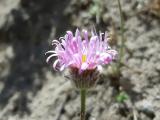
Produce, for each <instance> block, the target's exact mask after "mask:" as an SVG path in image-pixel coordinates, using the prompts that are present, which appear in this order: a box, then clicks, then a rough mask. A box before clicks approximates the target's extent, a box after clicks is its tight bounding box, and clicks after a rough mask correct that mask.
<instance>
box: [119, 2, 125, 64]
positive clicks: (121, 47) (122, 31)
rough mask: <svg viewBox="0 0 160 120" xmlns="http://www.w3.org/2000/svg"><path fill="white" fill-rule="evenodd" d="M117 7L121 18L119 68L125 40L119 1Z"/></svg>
mask: <svg viewBox="0 0 160 120" xmlns="http://www.w3.org/2000/svg"><path fill="white" fill-rule="evenodd" d="M118 7H119V12H120V17H121V45H120V55H119V57H120V58H119V65H118V67H120V65H121V62H122V57H123V55H124V47H125V44H124V43H125V38H124V32H125V30H124V19H123V14H122V8H121V3H120V0H118Z"/></svg>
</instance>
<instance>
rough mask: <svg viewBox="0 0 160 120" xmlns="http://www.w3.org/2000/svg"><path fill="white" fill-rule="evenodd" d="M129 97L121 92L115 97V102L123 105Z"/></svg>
mask: <svg viewBox="0 0 160 120" xmlns="http://www.w3.org/2000/svg"><path fill="white" fill-rule="evenodd" d="M128 99H129V96H128V95H127V93H126V92H124V91H122V92H120V93H119V94H118V95H117V96H116V101H117V102H119V103H124V101H125V100H128Z"/></svg>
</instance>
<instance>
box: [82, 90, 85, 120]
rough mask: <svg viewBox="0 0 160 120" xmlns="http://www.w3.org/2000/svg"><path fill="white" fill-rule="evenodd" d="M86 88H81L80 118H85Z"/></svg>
mask: <svg viewBox="0 0 160 120" xmlns="http://www.w3.org/2000/svg"><path fill="white" fill-rule="evenodd" d="M85 109H86V89H84V88H81V120H85Z"/></svg>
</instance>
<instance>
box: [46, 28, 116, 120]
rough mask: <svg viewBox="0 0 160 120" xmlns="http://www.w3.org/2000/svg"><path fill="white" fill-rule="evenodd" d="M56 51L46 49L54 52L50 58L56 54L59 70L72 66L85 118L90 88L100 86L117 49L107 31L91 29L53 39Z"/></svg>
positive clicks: (73, 80) (71, 77)
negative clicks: (97, 83) (114, 47)
mask: <svg viewBox="0 0 160 120" xmlns="http://www.w3.org/2000/svg"><path fill="white" fill-rule="evenodd" d="M52 45H53V46H55V49H54V50H50V51H48V52H46V54H50V55H49V56H48V57H47V59H46V61H47V62H49V61H50V60H51V58H53V57H56V60H55V61H54V62H53V68H54V69H55V70H59V71H63V70H64V69H66V68H67V69H69V71H70V75H69V77H68V78H69V79H70V80H71V81H72V82H73V83H74V85H75V86H76V87H77V88H78V89H79V90H80V91H81V120H85V99H86V90H88V89H89V88H92V87H93V86H95V85H96V82H97V81H98V79H99V75H100V72H99V68H101V67H102V66H103V65H107V64H109V63H111V62H112V61H113V60H114V59H115V58H116V56H117V51H115V50H113V49H111V48H110V46H109V45H108V37H107V33H105V34H104V33H99V35H98V34H97V33H96V32H93V31H92V32H91V37H89V33H88V31H87V30H82V32H80V31H79V30H78V29H77V30H76V32H75V35H73V33H72V32H71V31H67V32H66V35H65V36H64V37H60V39H59V40H53V41H52Z"/></svg>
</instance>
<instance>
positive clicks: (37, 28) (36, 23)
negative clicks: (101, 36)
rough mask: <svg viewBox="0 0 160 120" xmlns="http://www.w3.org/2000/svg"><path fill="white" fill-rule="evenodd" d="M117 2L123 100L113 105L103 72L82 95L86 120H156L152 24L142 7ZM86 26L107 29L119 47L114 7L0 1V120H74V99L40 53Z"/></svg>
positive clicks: (138, 1) (159, 24)
mask: <svg viewBox="0 0 160 120" xmlns="http://www.w3.org/2000/svg"><path fill="white" fill-rule="evenodd" d="M121 2H122V8H123V14H124V17H125V36H126V39H127V40H126V44H125V45H126V48H127V50H126V52H125V55H124V58H123V61H124V64H125V65H123V66H122V67H121V76H120V85H121V86H122V88H123V89H124V91H125V92H126V93H127V94H128V96H129V99H128V100H126V101H125V102H124V103H123V104H122V103H119V102H117V101H116V98H115V97H116V94H117V91H116V89H115V88H114V87H113V86H111V81H110V77H109V67H106V68H104V70H103V74H102V77H101V80H100V81H99V82H98V84H97V86H96V88H95V89H94V90H92V91H89V92H88V93H87V94H88V96H87V120H160V62H159V61H160V54H159V53H160V17H159V16H158V14H156V11H154V10H153V9H152V8H150V7H149V6H148V1H145V2H143V1H142V0H134V1H133V0H121ZM93 25H95V27H96V28H97V30H101V31H104V30H108V31H109V30H113V28H114V31H115V33H116V36H117V39H118V40H119V39H120V36H119V33H120V16H119V11H118V4H117V1H116V0H115V1H111V0H103V1H101V2H97V0H95V1H94V2H93V1H91V0H87V1H85V0H81V1H79V2H77V0H71V1H69V0H63V1H59V0H45V1H44V0H14V2H13V1H12V0H0V120H79V110H80V105H79V102H80V101H79V100H80V98H79V97H80V96H79V92H78V91H77V90H76V89H75V88H74V87H73V86H72V84H71V83H70V81H69V80H66V79H65V77H64V76H65V75H66V74H67V71H65V72H63V73H57V72H55V71H53V70H52V67H51V66H49V65H47V64H46V63H45V59H46V57H45V56H44V53H45V52H46V51H47V50H49V49H50V48H51V46H50V43H51V40H52V39H53V38H58V37H60V35H61V36H62V35H64V32H65V31H66V30H68V29H71V30H75V28H76V27H79V28H88V29H90V28H91V27H92V26H93ZM117 42H118V44H119V41H117ZM114 47H115V46H114ZM115 48H117V47H115Z"/></svg>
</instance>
